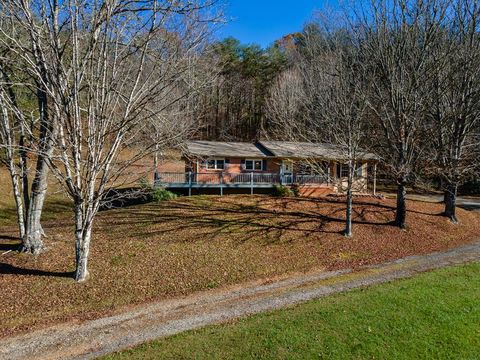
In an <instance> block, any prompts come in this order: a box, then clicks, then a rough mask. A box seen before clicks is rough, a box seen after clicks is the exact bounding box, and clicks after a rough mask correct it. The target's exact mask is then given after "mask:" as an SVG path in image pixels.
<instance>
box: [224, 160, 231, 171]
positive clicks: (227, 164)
mask: <svg viewBox="0 0 480 360" xmlns="http://www.w3.org/2000/svg"><path fill="white" fill-rule="evenodd" d="M229 166H230V159H227V158H225V169H227V168H228V167H229Z"/></svg>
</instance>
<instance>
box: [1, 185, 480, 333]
mask: <svg viewBox="0 0 480 360" xmlns="http://www.w3.org/2000/svg"><path fill="white" fill-rule="evenodd" d="M394 206H395V204H394V200H378V199H370V198H359V199H356V202H355V204H354V210H355V218H354V219H355V221H354V237H353V238H351V239H348V238H345V237H343V236H342V235H341V231H342V229H343V218H344V205H343V203H342V202H341V199H328V198H325V199H307V198H299V199H282V198H272V197H268V196H242V195H236V196H226V197H216V196H198V197H191V198H179V199H178V200H175V201H171V202H165V203H160V204H148V205H142V206H135V207H130V208H125V209H120V210H112V211H107V212H102V213H100V215H99V217H98V219H97V223H96V229H95V232H94V239H93V244H92V254H91V261H90V272H91V275H92V277H91V279H90V280H89V281H88V282H87V283H85V284H76V283H74V282H73V280H71V278H70V275H71V273H72V271H73V269H74V243H73V238H72V222H71V219H70V214H69V213H59V214H60V215H58V216H57V219H56V220H48V221H46V222H45V223H44V227H45V230H46V232H47V234H48V235H49V237H48V238H47V239H46V243H47V246H48V248H49V250H48V252H46V253H45V254H42V255H41V256H39V257H38V258H33V257H31V256H29V255H24V254H18V253H15V252H10V253H8V254H5V255H0V287H1V289H2V307H1V308H0V319H1V321H0V335H1V336H6V335H11V334H13V333H17V332H21V331H26V330H29V329H32V328H37V327H41V326H45V325H46V324H50V323H55V322H60V321H65V320H72V319H77V320H84V319H90V318H95V317H98V316H101V315H105V314H110V313H113V312H115V311H120V310H121V309H124V308H125V307H127V306H131V305H134V304H140V303H142V302H146V301H151V300H154V299H159V298H164V297H169V296H178V295H184V294H188V293H192V292H194V291H197V290H202V289H211V288H216V287H220V286H225V285H229V284H236V283H241V282H244V281H249V280H253V279H265V281H268V279H269V278H273V277H275V276H280V275H284V274H287V273H291V272H304V271H309V270H312V269H315V268H325V269H339V268H346V267H359V266H362V265H369V264H375V263H379V262H384V261H387V260H391V259H396V258H400V257H404V256H408V255H413V254H422V253H428V252H432V251H438V250H445V249H448V248H451V247H454V246H458V245H461V244H464V243H467V242H470V241H472V240H474V239H475V238H476V237H477V236H478V235H479V233H478V229H477V226H476V223H478V220H479V217H480V215H479V214H476V213H471V212H467V211H464V210H461V209H459V210H458V215H459V218H460V221H461V223H460V224H459V225H453V224H451V223H450V222H449V221H448V220H446V219H445V218H443V217H441V216H439V214H440V213H441V211H442V207H441V205H440V204H429V203H421V202H409V203H408V209H409V212H408V226H409V227H408V229H407V231H401V230H399V229H397V228H395V227H393V226H391V223H390V222H391V221H392V220H393V218H394ZM0 229H1V230H0V254H1V253H2V252H4V251H5V250H7V249H9V248H11V247H12V243H15V242H16V240H14V235H15V227H13V226H8V227H6V226H3V227H1V228H0Z"/></svg>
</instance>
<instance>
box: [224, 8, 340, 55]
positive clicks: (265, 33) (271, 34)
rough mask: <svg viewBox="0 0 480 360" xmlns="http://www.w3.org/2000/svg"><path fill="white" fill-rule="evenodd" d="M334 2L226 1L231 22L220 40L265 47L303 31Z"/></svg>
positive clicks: (227, 13)
mask: <svg viewBox="0 0 480 360" xmlns="http://www.w3.org/2000/svg"><path fill="white" fill-rule="evenodd" d="M334 4H336V1H335V0H293V1H292V0H227V6H226V17H227V19H228V20H229V23H227V24H226V25H225V26H224V27H223V28H222V29H220V32H219V34H218V37H219V38H225V37H228V36H233V37H235V38H237V39H239V40H240V41H241V42H242V43H246V44H249V43H257V44H260V45H261V46H263V47H266V46H268V45H270V44H271V43H272V42H273V41H275V40H277V39H279V38H281V37H282V36H283V35H286V34H289V33H292V32H296V31H300V30H301V29H302V27H303V25H304V24H305V22H306V21H308V20H309V19H310V18H311V16H312V13H313V12H314V10H319V9H322V8H324V7H325V6H327V7H333V6H334Z"/></svg>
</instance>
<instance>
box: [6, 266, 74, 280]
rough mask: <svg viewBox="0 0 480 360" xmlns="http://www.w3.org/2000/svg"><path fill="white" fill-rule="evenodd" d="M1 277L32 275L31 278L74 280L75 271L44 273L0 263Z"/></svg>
mask: <svg viewBox="0 0 480 360" xmlns="http://www.w3.org/2000/svg"><path fill="white" fill-rule="evenodd" d="M0 275H31V276H49V277H61V278H72V277H73V275H74V272H73V271H64V272H57V271H44V270H37V269H25V268H21V267H18V266H14V265H11V264H6V263H2V262H0Z"/></svg>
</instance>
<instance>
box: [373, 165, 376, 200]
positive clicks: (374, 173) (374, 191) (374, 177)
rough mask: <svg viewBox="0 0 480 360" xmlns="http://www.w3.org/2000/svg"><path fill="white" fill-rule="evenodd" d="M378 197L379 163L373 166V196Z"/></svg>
mask: <svg viewBox="0 0 480 360" xmlns="http://www.w3.org/2000/svg"><path fill="white" fill-rule="evenodd" d="M375 195H377V163H374V164H373V196H375Z"/></svg>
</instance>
